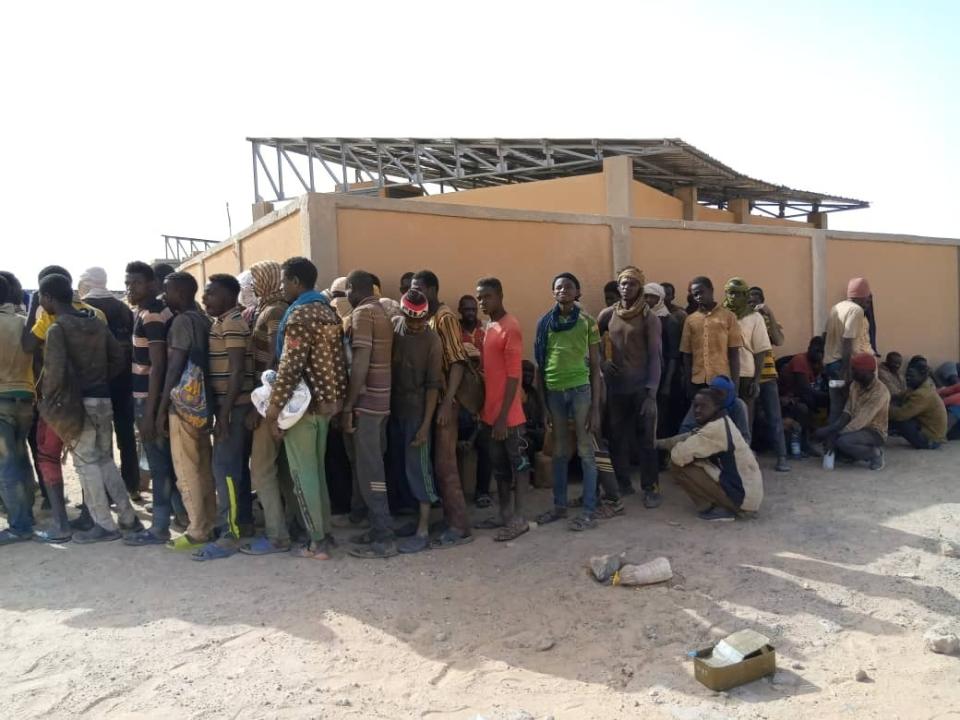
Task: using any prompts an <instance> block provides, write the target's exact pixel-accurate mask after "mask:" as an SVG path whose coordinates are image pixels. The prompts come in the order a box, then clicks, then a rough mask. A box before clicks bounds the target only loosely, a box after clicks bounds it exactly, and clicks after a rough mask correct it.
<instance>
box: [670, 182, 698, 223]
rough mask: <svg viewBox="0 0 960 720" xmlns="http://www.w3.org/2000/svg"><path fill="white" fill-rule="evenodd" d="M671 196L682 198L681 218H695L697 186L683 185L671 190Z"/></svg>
mask: <svg viewBox="0 0 960 720" xmlns="http://www.w3.org/2000/svg"><path fill="white" fill-rule="evenodd" d="M673 196H674V197H675V198H679V199H680V200H683V219H684V220H696V219H697V208H698V207H700V206H699V205H698V204H697V188H696V186H695V185H683V186H681V187H678V188H676V189H675V190H674V191H673Z"/></svg>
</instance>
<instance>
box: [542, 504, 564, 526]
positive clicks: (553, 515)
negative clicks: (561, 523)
mask: <svg viewBox="0 0 960 720" xmlns="http://www.w3.org/2000/svg"><path fill="white" fill-rule="evenodd" d="M566 516H567V509H566V508H560V507H555V508H553V509H552V510H547V511H546V512H545V513H540V514H539V515H537V523H538V524H540V525H546V524H547V523H552V522H556V521H557V520H563V519H564V518H565V517H566Z"/></svg>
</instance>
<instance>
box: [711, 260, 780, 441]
mask: <svg viewBox="0 0 960 720" xmlns="http://www.w3.org/2000/svg"><path fill="white" fill-rule="evenodd" d="M749 292H750V286H749V285H747V283H746V282H744V280H743V279H742V278H738V277H735V278H730V279H729V280H728V281H727V284H726V285H725V286H724V298H723V306H724V307H725V308H726V309H727V310H729V311H730V312H732V313H733V314H734V315H736V316H737V323H738V324H739V325H740V337H741V340H742V343H743V344H742V345H741V347H740V382H739V394H740V398H741V399H742V400H743V401H744V402H745V403H746V404H747V410H748V411H749V417H750V424H751V425H753V417H754V403H755V401H756V399H757V395H759V394H760V373H761V372H762V371H763V357H764V355H766V354H767V352H768V351H769V350H771V349H772V348H773V346H772V345H771V344H770V337H769V336H768V335H767V328H766V326H765V325H764V322H763V317H762V316H761V315H760V313H758V312H756V311H754V309H753V308H752V307H751V306H750V302H749V298H748V295H749Z"/></svg>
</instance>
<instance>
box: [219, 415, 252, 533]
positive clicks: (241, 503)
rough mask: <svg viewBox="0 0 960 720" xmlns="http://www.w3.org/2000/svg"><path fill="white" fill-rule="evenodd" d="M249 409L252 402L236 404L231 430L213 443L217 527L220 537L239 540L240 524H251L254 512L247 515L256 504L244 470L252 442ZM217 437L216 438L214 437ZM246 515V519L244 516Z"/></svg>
mask: <svg viewBox="0 0 960 720" xmlns="http://www.w3.org/2000/svg"><path fill="white" fill-rule="evenodd" d="M249 410H250V405H249V403H245V404H243V405H235V406H234V408H233V410H232V411H231V412H230V431H229V432H228V433H227V435H226V436H225V437H224V438H223V439H222V440H217V439H214V441H213V459H212V462H211V464H212V466H213V483H214V488H215V489H216V492H217V518H216V522H215V524H214V527H216V529H217V530H219V532H220V536H221V537H223V536H224V535H228V534H229V535H232V536H233V537H234V538H239V537H240V534H239V533H240V531H239V529H238V527H237V524H238V523H244V524H247V523H250V522H252V514H253V513H252V509H250V510H249V511H248V512H244V511H243V510H244V508H245V507H246V508H250V507H251V506H252V504H253V501H252V498H251V495H250V493H251V490H250V486H249V485H246V484H245V483H244V476H245V473H244V471H243V468H244V465H246V463H247V460H248V457H247V454H246V451H247V448H248V447H249V443H248V442H247V435H248V434H249V430H247V427H246V425H245V424H244V420H245V419H246V417H247V412H248V411H249ZM214 438H216V435H214ZM244 515H247V516H248V517H249V518H250V519H248V518H247V517H244Z"/></svg>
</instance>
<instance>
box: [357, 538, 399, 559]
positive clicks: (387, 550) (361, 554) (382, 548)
mask: <svg viewBox="0 0 960 720" xmlns="http://www.w3.org/2000/svg"><path fill="white" fill-rule="evenodd" d="M349 552H350V554H351V555H353V557H355V558H360V559H361V560H376V559H379V558H389V557H393V556H394V555H396V554H397V553H398V550H397V546H396V544H394V543H390V544H389V545H384V544H383V543H379V542H377V543H370V545H367V546H365V547H355V548H350V551H349Z"/></svg>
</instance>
